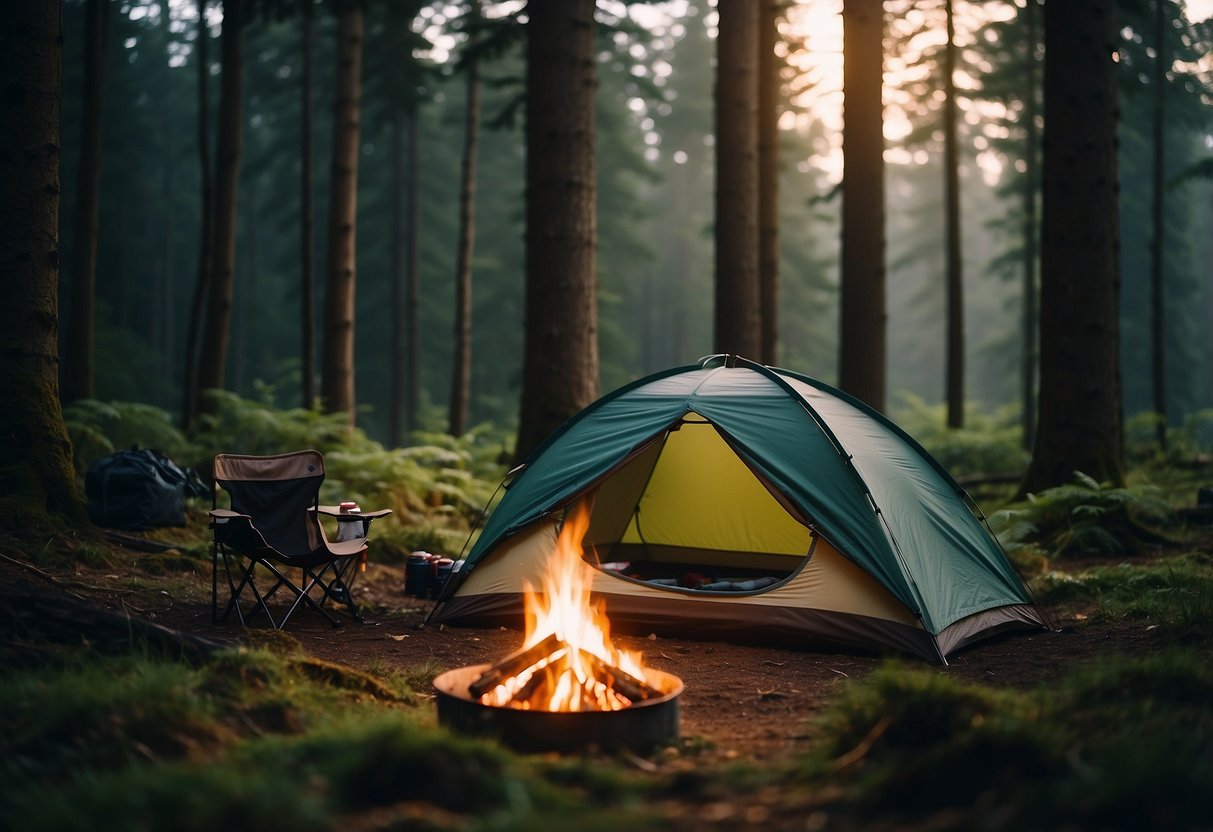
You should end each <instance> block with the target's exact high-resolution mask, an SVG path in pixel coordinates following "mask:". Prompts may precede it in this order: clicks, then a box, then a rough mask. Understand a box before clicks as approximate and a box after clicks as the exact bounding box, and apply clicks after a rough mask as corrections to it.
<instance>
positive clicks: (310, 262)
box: [299, 4, 316, 410]
mask: <svg viewBox="0 0 1213 832" xmlns="http://www.w3.org/2000/svg"><path fill="white" fill-rule="evenodd" d="M302 26H303V44H302V52H303V81H302V83H301V85H300V89H299V95H300V99H301V100H300V124H299V164H300V168H301V170H300V176H299V265H300V269H299V306H300V309H299V314H300V321H299V332H300V349H301V350H302V351H303V354H302V360H301V361H300V366H301V378H300V382H301V384H300V396H301V398H302V400H303V407H304V409H305V410H311V409H312V407H313V406H314V405H315V404H316V265H315V263H316V261H315V252H316V239H315V236H316V235H315V227H316V208H315V206H314V205H313V204H312V203H313V199H312V192H313V189H314V188H315V180H314V178H313V172H312V171H313V167H314V164H315V162H314V159H313V158H312V157H313V156H314V155H315V153H314V147H313V141H312V130H313V129H314V121H315V118H314V115H313V110H312V88H313V87H314V86H315V83H316V82H315V63H316V49H315V40H316V21H315V18H314V16H313V14H312V7H311V4H308V5H306V6H305V7H304V10H303V23H302Z"/></svg>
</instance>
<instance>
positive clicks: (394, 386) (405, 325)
mask: <svg viewBox="0 0 1213 832" xmlns="http://www.w3.org/2000/svg"><path fill="white" fill-rule="evenodd" d="M419 119H420V114H419V113H418V112H417V109H416V106H415V105H414V106H413V107H412V109H411V111H409V110H401V111H400V112H399V113H397V115H396V122H395V125H394V126H393V128H392V243H391V245H392V299H391V303H392V358H391V368H392V369H391V409H390V413H389V416H388V422H389V424H388V437H389V438H388V441H389V443H390V444H391V445H392V446H393V447H401V446H402V445H404V444H405V441H406V436H407V434H408V432H409V431H411V430H413V429H415V428H416V427H417V400H418V397H419V395H420V381H419V377H420V361H419V360H418V355H419V354H420V352H421V338H420V334H419V329H418V318H419V312H418V306H419V305H420V302H421V285H420V284H421V279H420V259H419V256H418V247H417V238H418V231H419V228H420V222H421V216H420V211H421V197H420V191H421V181H420V175H421V174H420V167H421V148H420V144H419V142H418V139H419V130H418V124H417V123H418V120H419Z"/></svg>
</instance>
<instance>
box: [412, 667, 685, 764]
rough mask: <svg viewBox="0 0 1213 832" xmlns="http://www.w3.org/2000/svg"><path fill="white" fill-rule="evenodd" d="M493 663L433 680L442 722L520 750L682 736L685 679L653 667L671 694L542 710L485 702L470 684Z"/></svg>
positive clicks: (641, 745)
mask: <svg viewBox="0 0 1213 832" xmlns="http://www.w3.org/2000/svg"><path fill="white" fill-rule="evenodd" d="M490 667H492V665H487V664H481V665H473V666H471V667H461V668H458V669H456V670H448V671H447V672H446V673H443V674H442V675H441V676H439V677H438V678H437V679H435V680H434V687H435V688H436V689H437V691H438V722H439V723H441V724H442V725H445V726H446V727H448V728H450V729H452V730H454V731H459V732H460V733H464V734H474V735H476V736H488V737H496V738H497V739H500V740H501V741H502V742H503V743H505V744H506V745H508V746H510V747H511V748H513V749H515V750H517V751H526V752H530V751H579V750H582V749H585V748H589V747H591V746H596V747H598V748H601V749H603V750H606V751H613V750H618V749H624V748H626V749H640V750H643V749H645V748H652V747H653V746H657V745H661V744H662V743H665V742H669V741H670V740H674V739H677V738H678V695H679V694H680V693H682V680H680V679H679V678H678V677H677V676H674V675H673V674H670V673H664V672H662V671H660V670H652V669H650V670H649V671H648V672H647V673H646V676H647V677H648V679H649V680H650V681H651V682H654V683H657V685H659V686H660V687H661V688H662V689H663V690H667V691H668V692H667V693H663V694H662V695H661V696H659V697H656V698H653V699H645V700H643V701H641V702H637V703H635V704H633V705H631V706H629V707H626V708H623V709H621V710H618V711H539V710H522V709H519V708H510V707H502V706H497V705H484V704H481V703H480V702H479V701H477V700H475V699H473V698H472V695H471V694H470V693H469V691H468V688H469V686H470V685H471V684H472V683H473V682H474V681H475V680H476V679H478V678H479V677H480V676H481V675H482V674H483V673H484V671H486V670H488V669H489V668H490Z"/></svg>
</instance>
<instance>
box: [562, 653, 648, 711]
mask: <svg viewBox="0 0 1213 832" xmlns="http://www.w3.org/2000/svg"><path fill="white" fill-rule="evenodd" d="M580 652H581V659H582V661H584V662H586V663H587V664H588V665H589V666H590V667H592V668H593V669H594V675H595V676H597V677H598V678H599V681H601V682H602V683H603V684H605V685H606V686H607V687H608V688H614V689H615V691H616V692H617V693H619V694H622V695H623V696H626V697H627V698H628V701H630V702H642V701H644V700H645V699H652V698H653V697H656V696H661V691H659V690H657V688H655V687H653V686H652V685H650V684H649V683H648V682H646V681H644V680H643V679H637V678H636V677H635V676H633V675H632V674H631V673H628V672H627V671H626V670H623V669H621V668H618V667H615V666H614V665H610V664H607V663H606V662H604V661H603V660H602V659H600V658H598V657H597V656H595V655H594V654H593V653H589V652H587V651H585V650H582V651H580Z"/></svg>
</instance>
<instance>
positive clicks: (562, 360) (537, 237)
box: [516, 0, 753, 460]
mask: <svg viewBox="0 0 1213 832" xmlns="http://www.w3.org/2000/svg"><path fill="white" fill-rule="evenodd" d="M527 13H528V15H529V21H528V23H527V30H528V31H527V69H526V90H527V100H526V146H527V152H526V155H527V158H526V182H527V199H526V324H525V326H526V335H525V345H524V356H523V369H522V400H521V408H520V418H519V429H518V446H517V449H516V456H517V458H518V459H519V460H523V459H525V458H526V457H527V456H528V455H529V454H530V452H531V451H532V450H534V449H535V447H536V446H538V445H539V443H540V442H542V441H543V440H544V439H545V438H546V437H547V436H548V435H549V434H550V433H551V432H552V431H554V430H555V429H556V428H557V427H558V426H559V425H560V424H561V423H563V422H564V421H565V420H566V419H568V418H569V417H570V416H572V415H573V414H575V413H577V412H578V411H579V410H581V409H582V408H583V407H585V406H586V405H588V404H589V403H590V402H592V401H593V400H594V399H595V398H597V396H598V307H597V290H598V278H597V271H596V262H595V256H596V254H597V246H598V229H597V223H598V220H597V213H596V207H595V196H596V189H597V182H596V177H597V169H596V161H595V137H594V91H595V88H596V86H597V76H596V73H595V65H594V2H593V0H531V2H530V3H528V4H527ZM751 42H752V41H751ZM750 123H751V124H753V120H752V119H751V122H750Z"/></svg>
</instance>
